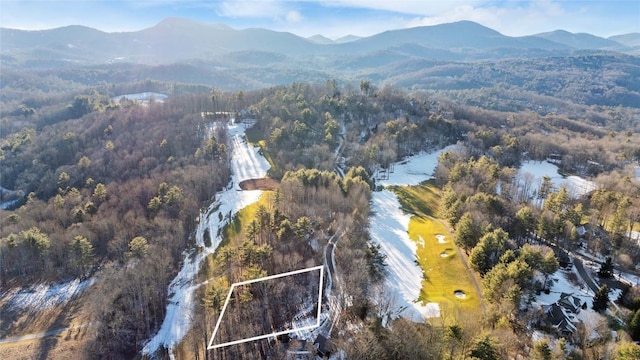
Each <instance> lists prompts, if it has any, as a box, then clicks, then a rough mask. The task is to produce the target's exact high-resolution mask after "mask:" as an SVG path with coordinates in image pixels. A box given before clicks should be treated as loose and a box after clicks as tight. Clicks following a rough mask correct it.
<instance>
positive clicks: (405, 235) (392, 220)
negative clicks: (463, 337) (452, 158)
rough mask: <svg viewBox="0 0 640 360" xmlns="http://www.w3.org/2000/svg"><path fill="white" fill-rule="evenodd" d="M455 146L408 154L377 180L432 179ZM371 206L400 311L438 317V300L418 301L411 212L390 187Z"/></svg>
mask: <svg viewBox="0 0 640 360" xmlns="http://www.w3.org/2000/svg"><path fill="white" fill-rule="evenodd" d="M454 148H455V145H451V146H448V147H446V148H444V149H441V150H438V151H435V152H432V153H422V154H418V155H415V156H412V157H409V158H407V159H405V160H403V161H402V162H399V163H396V164H395V165H394V172H393V173H390V174H389V178H388V179H385V180H377V183H378V184H380V185H384V186H389V185H417V184H420V183H421V182H423V181H426V180H429V179H431V178H432V177H433V172H434V170H435V168H436V165H438V157H439V156H440V154H441V153H442V152H443V151H449V150H453V149H454ZM372 210H373V214H374V215H373V216H372V218H371V228H370V232H371V239H372V240H373V241H374V242H376V243H378V244H380V248H381V250H382V252H383V253H384V254H385V255H386V256H387V271H388V274H387V278H386V280H385V282H386V287H387V290H388V291H389V292H390V293H391V294H392V295H391V298H393V299H394V300H395V302H396V304H395V305H396V306H398V307H401V308H404V311H402V312H401V315H402V316H403V317H405V318H407V319H410V320H412V321H416V322H424V319H425V318H432V317H439V316H440V307H439V305H438V303H427V304H426V305H422V304H420V303H419V302H417V299H418V296H419V295H420V290H421V289H422V279H423V273H422V269H421V268H420V266H419V265H418V264H417V263H416V250H417V244H416V243H415V241H413V240H411V239H410V238H409V221H410V220H411V215H408V214H404V213H403V212H402V209H401V208H400V202H399V201H398V198H397V197H396V195H395V194H394V193H392V192H391V191H389V190H383V191H377V192H374V193H373V199H372Z"/></svg>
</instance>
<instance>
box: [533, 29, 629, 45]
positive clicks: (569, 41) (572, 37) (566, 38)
mask: <svg viewBox="0 0 640 360" xmlns="http://www.w3.org/2000/svg"><path fill="white" fill-rule="evenodd" d="M534 36H535V37H538V38H543V39H547V40H551V41H554V42H557V43H559V44H563V45H567V46H570V47H572V48H575V49H617V48H618V47H620V44H619V43H617V42H615V41H613V40H609V39H605V38H602V37H599V36H595V35H591V34H587V33H572V32H569V31H566V30H554V31H550V32H545V33H540V34H536V35H534Z"/></svg>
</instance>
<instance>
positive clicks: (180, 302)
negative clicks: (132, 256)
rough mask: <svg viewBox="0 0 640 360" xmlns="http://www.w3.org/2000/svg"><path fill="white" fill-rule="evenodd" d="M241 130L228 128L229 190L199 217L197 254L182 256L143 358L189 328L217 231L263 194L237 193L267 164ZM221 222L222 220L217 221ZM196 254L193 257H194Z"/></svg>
mask: <svg viewBox="0 0 640 360" xmlns="http://www.w3.org/2000/svg"><path fill="white" fill-rule="evenodd" d="M244 130H245V129H244V127H243V126H242V125H235V124H230V125H229V126H228V134H229V139H230V143H231V144H232V153H231V169H232V171H233V175H232V186H230V187H228V188H227V189H226V190H224V191H221V192H219V193H217V194H216V201H215V202H214V203H213V204H211V205H210V206H209V209H208V210H207V211H206V213H204V214H201V215H200V223H199V225H198V229H197V232H196V245H197V250H198V251H197V253H195V251H194V250H193V249H192V250H191V251H190V252H188V253H186V254H185V259H184V263H183V266H182V269H181V270H180V272H179V273H178V275H177V276H176V277H175V278H174V279H173V281H172V282H171V284H170V285H169V289H168V293H169V294H170V295H171V296H170V300H169V305H167V313H166V315H165V318H164V321H163V323H162V326H161V327H160V330H159V331H158V333H157V334H156V335H155V336H154V337H153V338H151V340H149V342H148V343H147V344H146V345H145V346H144V348H143V350H142V352H143V354H153V353H154V352H155V351H157V350H158V349H159V348H160V346H164V347H167V348H169V349H172V348H174V347H175V346H176V345H177V344H178V343H179V342H180V341H181V340H182V338H183V337H184V336H185V334H186V333H187V331H189V329H190V328H191V321H192V313H193V308H194V300H195V299H194V297H193V296H194V291H195V290H196V289H197V288H198V287H200V286H202V285H204V284H205V283H206V282H205V283H200V284H194V283H193V281H194V280H195V279H196V278H197V276H198V270H199V269H200V265H201V263H202V261H204V259H205V258H206V257H207V256H208V255H209V254H212V253H213V252H215V250H216V248H217V247H218V245H220V242H221V241H222V238H221V237H220V236H219V233H220V230H221V229H222V228H224V226H225V225H227V224H228V223H229V222H230V221H231V219H232V218H233V216H234V215H235V214H236V213H237V212H238V211H240V210H241V209H242V208H244V207H246V206H247V205H249V204H251V203H254V202H256V201H257V200H258V198H259V197H260V195H261V194H262V191H259V190H254V191H240V190H239V189H240V188H239V186H238V184H239V183H240V182H241V181H243V180H247V179H251V178H261V177H264V176H266V174H267V170H269V163H268V162H267V161H266V159H264V158H263V157H262V156H261V155H260V154H259V153H258V148H254V147H252V146H250V145H249V144H248V143H247V142H246V141H245V140H244ZM220 219H222V220H220ZM205 230H208V232H209V234H210V238H211V245H210V246H205V241H204V234H205ZM194 253H195V254H194Z"/></svg>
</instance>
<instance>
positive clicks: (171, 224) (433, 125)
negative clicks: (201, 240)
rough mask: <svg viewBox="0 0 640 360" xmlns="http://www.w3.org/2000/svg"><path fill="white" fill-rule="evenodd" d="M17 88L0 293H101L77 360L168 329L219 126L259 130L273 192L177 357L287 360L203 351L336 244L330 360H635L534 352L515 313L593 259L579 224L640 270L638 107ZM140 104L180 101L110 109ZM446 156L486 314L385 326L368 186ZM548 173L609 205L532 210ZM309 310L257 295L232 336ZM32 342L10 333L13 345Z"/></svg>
mask: <svg viewBox="0 0 640 360" xmlns="http://www.w3.org/2000/svg"><path fill="white" fill-rule="evenodd" d="M3 77H4V74H3ZM20 79H21V77H20V76H16V78H15V79H14V81H13V82H12V83H13V84H15V83H16V81H18V80H20ZM4 80H5V79H4V78H3V81H4ZM24 81H25V85H24V87H23V88H20V87H18V86H16V87H15V89H14V91H12V92H5V91H4V90H3V98H2V101H3V105H2V106H3V110H2V120H1V121H2V124H1V126H0V131H1V132H2V134H1V135H2V145H1V152H0V165H1V166H0V181H1V183H0V185H1V186H2V192H1V195H2V203H3V210H0V214H1V222H2V223H1V227H0V239H1V242H0V286H1V287H2V289H3V291H4V289H9V288H12V287H16V286H27V285H29V284H32V283H36V282H48V283H56V282H60V281H65V280H70V279H74V278H79V279H88V278H91V279H95V281H96V283H95V285H93V286H92V287H91V288H90V290H89V292H90V293H89V294H88V295H87V297H88V298H89V299H90V301H87V303H90V304H91V305H86V307H87V308H86V309H85V310H84V311H86V312H88V313H89V314H90V315H89V317H90V319H91V321H93V322H95V324H96V325H94V326H93V327H92V330H91V334H92V335H91V336H90V339H89V340H88V341H87V342H86V343H85V344H84V347H83V348H82V349H80V350H78V354H81V356H83V357H88V358H95V357H98V358H139V357H140V355H139V354H140V351H141V349H142V347H143V346H144V344H145V341H147V340H148V339H149V338H150V337H151V336H152V335H153V334H154V333H155V332H156V331H157V330H158V328H159V327H160V324H161V322H162V320H163V318H164V313H165V309H166V305H167V302H168V294H167V291H166V290H167V286H168V284H169V282H170V281H171V279H172V278H173V277H174V275H175V274H176V272H177V271H178V268H179V266H180V263H181V261H183V256H184V253H183V252H184V251H185V250H186V249H192V248H193V241H194V238H193V237H194V231H195V229H196V225H197V224H196V222H197V221H198V218H199V214H200V213H201V211H202V210H203V209H205V208H206V207H207V206H208V205H209V204H210V203H211V202H212V201H213V200H214V199H213V197H214V195H215V194H216V192H217V191H219V190H221V189H223V188H225V187H226V186H227V184H228V183H229V179H230V176H231V173H230V168H229V158H228V157H229V154H230V152H229V144H228V142H227V139H226V134H225V132H224V131H214V130H213V127H212V123H211V121H210V120H208V119H207V117H206V116H204V114H205V113H215V112H233V113H235V114H237V115H236V116H238V118H243V117H245V118H249V119H252V120H255V125H253V127H252V128H250V129H249V130H248V131H247V138H248V140H249V141H251V142H253V143H255V144H256V145H259V146H260V147H261V151H262V152H263V154H264V155H265V157H267V158H268V159H269V161H270V163H271V170H270V172H269V177H270V178H272V179H274V180H275V181H276V182H277V183H278V185H277V186H276V189H275V190H273V191H270V192H268V194H269V195H268V196H266V197H265V199H263V200H262V201H264V203H262V204H260V205H259V206H258V208H257V210H256V214H255V216H254V218H253V220H251V221H246V222H244V223H243V222H242V221H240V219H236V221H235V223H234V224H239V225H238V226H239V227H240V229H237V230H236V231H235V232H233V233H229V234H227V236H226V237H225V239H224V243H223V245H222V246H221V247H219V248H218V249H217V251H216V254H215V256H213V257H212V259H211V261H210V262H209V265H208V269H206V270H203V271H205V272H208V273H209V274H210V275H212V276H214V277H215V279H216V280H215V281H214V282H213V283H212V284H210V285H207V286H204V287H202V288H201V289H200V290H199V297H200V298H201V299H202V301H201V302H200V303H199V305H198V309H197V311H196V314H195V315H194V317H195V319H194V324H195V325H194V328H193V330H192V332H191V333H190V334H189V336H188V337H187V338H186V339H185V344H183V345H182V348H181V351H183V352H185V354H190V357H200V356H203V357H204V358H211V357H213V358H225V359H237V358H246V359H249V358H255V357H256V356H257V355H256V354H260V357H267V356H276V357H277V356H281V355H283V352H282V351H284V350H283V347H282V346H283V345H282V344H281V343H279V342H269V341H266V340H264V341H259V342H255V343H251V344H244V345H241V346H235V347H229V348H226V349H223V350H214V351H212V352H209V353H207V352H206V351H204V350H203V343H205V342H206V341H207V340H206V339H207V338H208V336H209V335H210V331H211V330H210V329H211V325H212V324H213V323H215V319H216V316H217V314H218V313H219V312H220V306H221V301H222V298H223V297H224V294H226V292H225V291H224V290H226V289H227V288H228V286H229V284H230V283H233V282H236V281H239V280H240V279H246V278H257V277H261V276H264V275H265V274H274V273H278V272H284V271H289V270H293V269H297V268H299V267H302V266H303V265H304V266H310V265H311V264H316V263H320V262H321V261H322V260H321V259H322V256H323V254H322V252H321V251H319V250H317V249H316V248H314V246H312V244H313V241H314V240H315V241H320V242H326V239H327V238H328V237H331V236H336V237H337V240H334V241H336V242H337V243H338V244H339V251H338V252H337V254H336V261H337V268H338V270H339V272H340V273H341V274H343V283H344V288H343V290H342V291H343V292H344V294H346V295H348V299H349V301H345V303H344V304H343V307H342V309H343V312H344V316H343V317H342V318H341V319H342V320H341V322H340V323H339V324H337V328H336V329H335V330H334V331H341V332H343V333H344V334H347V335H345V336H342V337H340V338H337V339H336V340H335V343H334V344H333V346H334V347H335V348H336V349H341V350H342V351H344V353H345V355H346V357H347V358H350V359H351V358H353V359H372V358H376V359H414V358H424V359H437V358H447V357H449V358H469V357H472V358H480V359H490V358H514V357H517V356H520V357H529V358H534V357H535V358H544V359H548V358H564V356H565V354H570V356H571V358H576V359H579V358H580V359H597V358H601V357H604V356H609V357H611V356H613V355H612V354H616V353H617V354H623V353H624V351H628V352H630V353H631V352H632V351H636V353H637V346H636V347H635V348H633V345H628V343H627V342H626V341H622V342H620V343H618V344H614V343H612V342H610V341H608V340H602V341H598V342H588V341H587V338H588V332H587V330H585V329H583V331H582V332H581V333H580V334H581V335H580V336H582V337H583V338H582V339H580V341H576V342H575V344H577V345H575V346H572V347H570V348H567V345H566V343H564V342H561V341H559V342H558V343H557V344H555V345H553V346H552V344H548V343H546V342H544V341H540V342H535V341H533V340H532V339H531V338H530V337H527V336H522V332H523V331H524V330H523V329H524V327H525V326H526V325H527V321H528V320H529V319H530V317H527V316H523V314H522V313H521V304H523V303H526V302H527V299H529V298H531V297H532V296H535V293H536V291H544V284H543V283H539V282H537V279H539V276H535V275H536V274H541V275H542V276H543V277H544V276H548V275H549V274H551V273H553V272H555V271H556V269H558V267H559V266H560V264H561V263H562V262H563V260H564V258H563V251H562V250H564V251H570V250H572V249H576V248H578V247H580V246H581V244H580V242H581V241H580V240H579V239H580V237H579V236H578V235H577V234H578V230H577V229H578V228H579V227H580V226H582V225H584V224H587V223H588V224H591V225H593V226H594V227H597V228H598V229H601V231H602V235H601V236H597V238H596V239H594V240H593V241H589V242H588V246H589V247H591V248H592V249H593V251H594V252H597V253H600V254H603V255H605V256H607V257H608V258H609V259H611V260H609V261H612V262H613V263H615V266H616V268H617V269H624V270H628V271H633V270H635V269H634V268H635V266H636V264H638V263H639V262H640V249H639V247H638V244H637V243H636V242H634V241H633V239H631V237H630V232H629V231H630V230H631V229H634V226H636V227H637V224H638V223H639V222H640V184H639V183H638V179H637V175H636V174H635V173H634V171H635V167H634V166H636V165H637V162H638V161H640V145H639V144H640V133H638V131H637V128H634V126H635V125H637V124H634V121H633V119H634V118H633V116H635V115H634V114H636V113H635V112H634V111H635V110H633V109H630V108H621V109H617V108H610V107H607V108H604V107H603V108H598V107H589V108H588V109H585V107H582V105H581V106H580V107H579V109H580V110H581V111H582V110H584V111H587V112H589V113H590V116H589V117H585V118H583V119H576V118H575V117H573V116H570V115H568V114H566V113H562V112H557V113H551V112H549V113H545V114H541V113H537V112H533V111H530V110H527V109H525V110H523V111H504V109H498V108H492V107H488V108H489V110H483V109H481V108H478V107H475V106H471V105H473V104H468V105H463V104H460V103H458V102H457V101H456V100H455V99H456V96H462V95H460V94H457V95H455V96H452V97H449V98H448V99H447V98H445V96H447V94H446V93H437V94H434V93H431V92H428V91H425V90H421V89H415V90H414V91H409V90H406V89H402V88H396V87H392V86H389V85H384V84H378V83H374V82H372V81H369V80H362V81H360V82H359V83H340V82H338V81H336V80H328V81H324V82H320V83H313V84H308V83H292V84H290V85H283V86H275V87H270V88H266V89H262V90H253V91H248V90H247V91H223V90H220V89H211V88H209V87H205V86H195V85H183V84H176V83H164V82H159V81H142V82H138V83H129V84H126V85H122V84H114V85H110V84H109V85H104V84H103V85H100V86H91V87H86V86H85V85H82V82H81V81H78V82H76V81H72V82H67V81H62V82H60V81H61V80H60V78H58V77H51V78H46V77H44V78H40V77H34V78H32V79H28V78H27V79H25V80H24ZM48 81H50V82H48ZM5 83H6V81H5ZM66 84H72V85H73V86H71V87H66ZM31 86H35V87H36V88H37V89H38V90H34V91H32V90H31ZM63 89H64V90H63ZM486 91H489V90H486ZM505 91H506V90H505ZM135 92H159V93H163V94H167V95H168V96H169V97H168V99H166V100H164V101H154V100H153V99H151V100H150V101H147V102H137V101H133V100H127V99H122V100H119V101H116V100H114V97H115V96H118V95H122V94H127V93H135ZM523 94H524V95H523V96H525V95H526V93H523ZM544 94H545V96H548V95H552V96H555V95H556V94H554V93H548V94H547V93H544ZM449 95H450V94H449ZM463 95H464V96H470V97H473V96H474V94H473V93H471V92H469V93H465V94H463ZM496 96H498V95H496ZM567 96H569V97H570V96H573V95H571V94H569V95H567ZM498 97H499V96H498ZM452 99H453V100H452ZM482 99H483V96H478V97H477V100H478V101H483V100H482ZM545 99H547V98H545ZM560 99H562V96H561V97H560ZM534 100H535V99H534ZM559 101H560V100H559ZM585 102H589V101H587V100H585ZM467 103H470V102H467ZM578 103H579V102H578ZM500 110H503V111H500ZM618 110H619V111H618ZM614 112H615V114H614ZM574 114H575V113H574ZM597 119H602V120H601V122H598V120H597ZM454 143H458V144H459V147H458V150H457V151H452V152H446V153H444V154H443V155H442V156H441V157H440V159H439V163H438V167H437V169H436V172H435V174H434V176H435V179H434V180H433V182H434V184H435V186H437V187H438V188H439V189H441V191H442V200H441V204H440V214H439V216H440V217H441V218H443V219H445V220H447V221H448V223H449V224H450V225H451V226H452V227H453V228H454V231H455V241H456V244H457V245H458V246H459V247H461V248H462V249H464V250H465V251H466V252H467V253H468V258H469V263H470V265H471V267H472V268H473V269H474V270H475V271H476V272H477V273H478V274H480V275H481V276H482V280H481V282H482V287H483V295H484V298H485V300H486V311H485V315H484V316H483V318H482V319H470V318H469V319H467V318H460V319H457V320H456V322H455V323H454V324H450V323H447V324H445V323H444V322H439V321H438V320H434V321H429V322H427V323H413V322H410V321H407V320H404V319H401V318H400V319H397V320H395V322H394V323H393V325H392V326H387V327H384V326H382V322H381V319H382V318H383V315H384V314H385V313H387V312H389V311H391V310H390V309H388V308H385V306H387V307H388V306H390V304H388V303H387V304H385V303H384V301H375V300H374V299H375V298H376V295H377V294H379V293H380V292H381V290H380V287H381V283H382V281H381V280H382V279H383V278H384V274H385V271H384V262H385V260H384V255H383V254H381V253H380V250H379V248H376V246H375V245H373V244H372V243H371V242H370V239H369V219H370V215H371V209H370V199H371V194H372V191H375V190H376V189H377V188H378V186H377V184H376V180H375V178H376V177H380V176H384V174H385V173H387V172H389V171H391V170H392V167H393V164H394V163H396V162H398V161H400V160H402V159H404V158H405V157H407V156H409V155H412V154H415V153H418V152H420V151H429V150H435V149H440V148H442V147H444V146H445V145H449V144H454ZM545 159H552V160H554V161H556V162H557V163H558V164H559V168H560V170H561V171H562V172H563V173H564V174H577V175H581V176H589V177H591V178H593V179H594V180H595V181H596V182H597V183H598V186H599V187H598V189H597V190H595V191H593V192H590V193H589V194H587V195H585V196H582V197H579V198H572V197H571V196H569V194H567V191H566V189H564V188H559V189H558V188H552V187H550V186H546V187H545V186H543V187H541V188H540V189H536V192H535V195H532V192H529V191H528V190H523V189H522V187H521V186H519V184H520V183H522V182H525V183H526V179H522V177H521V176H519V175H518V174H517V170H516V169H517V168H518V167H519V166H520V164H521V163H522V162H523V161H524V160H545ZM529 186H530V187H531V186H533V184H529ZM4 208H6V209H4ZM636 229H637V228H636ZM338 241H339V242H338ZM323 245H324V244H323ZM604 275H607V274H606V272H605V273H604ZM313 281H314V280H308V281H307V282H308V283H311V282H313ZM303 282H304V281H303ZM296 290H298V289H296ZM268 292H272V294H277V295H271V296H267V295H265V294H266V293H268ZM301 292H302V291H301V290H300V291H293V290H287V291H285V290H284V289H277V288H259V287H254V288H251V289H249V290H247V291H245V293H244V294H243V295H239V296H238V303H243V304H244V305H242V306H240V309H241V310H239V311H238V312H237V313H236V315H237V318H236V319H235V320H233V321H235V323H233V322H232V323H230V324H228V326H227V327H226V328H223V330H222V331H223V333H225V332H226V333H229V332H233V331H239V332H240V331H245V329H244V327H243V326H238V324H245V323H247V321H244V320H242V319H245V318H255V317H257V316H260V317H263V319H264V321H263V322H262V323H260V324H259V326H266V327H274V326H277V324H279V323H280V322H281V318H286V316H287V314H278V313H268V312H265V313H256V311H258V310H257V309H259V308H260V307H261V306H262V305H263V304H264V301H265V299H267V298H269V299H273V298H279V299H281V301H282V303H291V302H295V301H300V300H299V299H297V300H296V299H294V298H295V297H296V296H298V293H301ZM346 298H347V297H345V299H346ZM638 299H640V295H639V292H638V289H637V286H636V287H632V288H630V289H629V290H628V291H626V292H625V293H624V296H623V297H622V298H621V299H619V300H620V303H621V304H622V305H624V306H623V307H621V309H622V310H620V312H619V313H617V314H616V316H618V317H619V318H620V319H622V321H623V322H622V323H617V325H615V328H616V329H617V330H618V331H619V332H620V333H621V334H626V333H628V335H621V337H622V338H623V340H630V339H631V338H633V339H636V340H638V339H639V338H638V336H639V335H638V328H640V325H639V323H640V320H639V319H640V305H639V304H640V301H639V300H638ZM610 300H611V301H613V300H618V299H610ZM605 303H606V301H605ZM243 312H244V313H243ZM3 313H4V312H3ZM9 315H10V316H11V318H12V319H17V318H19V317H20V314H9ZM3 317H4V315H3ZM611 321H613V320H611ZM20 326H24V323H23V322H18V321H15V322H9V323H7V325H6V326H5V325H3V329H2V335H6V334H12V332H13V331H16V330H17V329H18V328H19V327H20ZM605 328H606V327H605ZM247 331H248V330H247ZM599 331H601V332H603V331H604V330H602V329H599ZM625 336H626V337H625ZM627 347H629V349H627ZM185 356H186V355H185ZM210 356H211V357H210ZM620 358H624V357H622V355H620ZM628 358H632V357H628Z"/></svg>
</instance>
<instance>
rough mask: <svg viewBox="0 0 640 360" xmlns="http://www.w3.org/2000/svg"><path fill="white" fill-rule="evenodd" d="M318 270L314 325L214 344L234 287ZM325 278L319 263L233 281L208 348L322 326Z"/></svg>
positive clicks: (322, 266)
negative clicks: (304, 267) (316, 305)
mask: <svg viewBox="0 0 640 360" xmlns="http://www.w3.org/2000/svg"><path fill="white" fill-rule="evenodd" d="M316 270H320V287H319V289H318V315H317V320H316V323H315V324H314V325H309V326H303V327H300V328H295V329H290V330H284V331H278V332H274V333H270V334H266V335H259V336H254V337H250V338H246V339H240V340H235V341H229V342H226V343H222V344H217V345H213V339H214V338H215V337H216V334H217V333H218V328H219V327H220V323H221V321H222V317H223V316H224V313H225V311H226V310H227V305H228V304H229V300H230V299H231V294H232V293H233V289H234V288H235V287H236V286H242V285H247V284H253V283H257V282H260V281H264V280H271V279H277V278H281V277H285V276H290V275H296V274H301V273H305V272H311V271H316ZM323 278H324V265H319V266H314V267H310V268H306V269H300V270H295V271H290V272H286V273H282V274H277V275H271V276H265V277H261V278H258V279H253V280H247V281H241V282H237V283H233V284H232V285H231V288H230V289H229V293H228V294H227V299H226V300H225V301H224V306H223V307H222V312H220V317H218V321H217V322H216V327H215V328H214V329H213V334H212V335H211V340H209V345H208V346H207V350H212V349H217V348H221V347H225V346H229V345H236V344H242V343H245V342H249V341H254V340H260V339H266V338H269V337H274V336H279V335H285V334H290V333H292V332H295V331H300V330H311V329H315V328H317V327H319V326H320V314H321V308H322V306H321V305H322V285H323Z"/></svg>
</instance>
